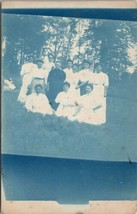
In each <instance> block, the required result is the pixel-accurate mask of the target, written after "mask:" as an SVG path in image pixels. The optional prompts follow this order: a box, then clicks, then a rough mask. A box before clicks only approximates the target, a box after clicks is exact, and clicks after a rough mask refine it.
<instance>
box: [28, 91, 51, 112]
mask: <svg viewBox="0 0 137 214" xmlns="http://www.w3.org/2000/svg"><path fill="white" fill-rule="evenodd" d="M25 108H26V109H27V110H28V111H31V112H33V113H41V114H43V115H45V114H49V115H51V114H53V112H54V111H53V109H52V108H51V106H50V104H49V100H48V98H47V97H46V95H45V94H42V93H40V94H36V93H32V94H30V95H29V96H27V98H26V102H25Z"/></svg>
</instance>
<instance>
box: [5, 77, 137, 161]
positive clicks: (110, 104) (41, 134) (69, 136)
mask: <svg viewBox="0 0 137 214" xmlns="http://www.w3.org/2000/svg"><path fill="white" fill-rule="evenodd" d="M17 83H18V84H17ZM15 84H16V85H17V89H16V90H15V91H11V92H4V93H3V139H4V143H3V152H4V153H9V154H24V155H26V154H27V155H36V156H46V157H65V158H76V159H77V158H78V159H89V160H106V161H108V160H112V161H133V162H134V161H136V160H137V153H136V150H135V148H136V139H137V134H136V128H137V122H136V121H137V120H136V119H137V118H136V100H137V99H136V97H137V96H136V75H132V76H128V75H127V76H124V77H123V79H122V80H121V81H116V80H115V81H114V80H111V79H110V87H109V90H108V97H107V123H106V124H105V125H101V126H93V125H87V124H84V123H78V122H70V121H68V120H67V119H63V118H57V117H55V116H45V117H43V116H41V115H38V114H33V113H28V112H27V111H26V110H25V109H24V108H23V106H22V105H21V104H20V103H18V102H17V96H18V94H19V87H20V82H19V81H18V80H15Z"/></svg>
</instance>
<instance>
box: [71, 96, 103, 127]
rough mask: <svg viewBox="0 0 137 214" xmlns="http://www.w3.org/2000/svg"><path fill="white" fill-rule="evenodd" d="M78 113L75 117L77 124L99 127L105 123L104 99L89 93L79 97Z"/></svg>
mask: <svg viewBox="0 0 137 214" xmlns="http://www.w3.org/2000/svg"><path fill="white" fill-rule="evenodd" d="M78 106H80V111H79V112H78V114H77V115H76V116H75V119H76V120H78V121H79V122H85V123H88V124H94V125H101V124H104V123H105V122H106V98H105V97H99V96H96V94H94V92H91V93H90V94H85V95H83V96H81V97H80V98H79V100H78Z"/></svg>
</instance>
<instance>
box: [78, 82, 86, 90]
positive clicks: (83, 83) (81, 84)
mask: <svg viewBox="0 0 137 214" xmlns="http://www.w3.org/2000/svg"><path fill="white" fill-rule="evenodd" d="M86 83H88V81H86V82H82V83H80V84H79V85H77V86H76V89H79V88H81V87H82V86H83V85H85V84H86Z"/></svg>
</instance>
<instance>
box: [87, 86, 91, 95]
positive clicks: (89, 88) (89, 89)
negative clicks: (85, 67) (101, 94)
mask: <svg viewBox="0 0 137 214" xmlns="http://www.w3.org/2000/svg"><path fill="white" fill-rule="evenodd" d="M91 91H92V88H91V86H89V85H88V86H87V87H86V94H90V93H91Z"/></svg>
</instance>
